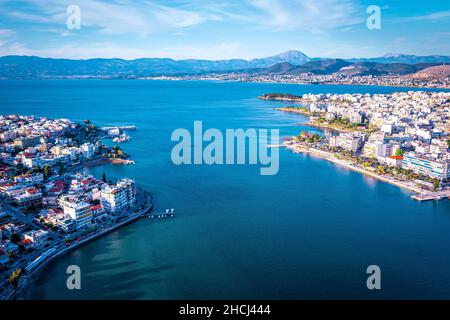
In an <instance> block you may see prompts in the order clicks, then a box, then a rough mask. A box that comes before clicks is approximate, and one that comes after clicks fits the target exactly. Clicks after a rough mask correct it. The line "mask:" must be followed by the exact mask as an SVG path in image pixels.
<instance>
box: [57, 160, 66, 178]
mask: <svg viewBox="0 0 450 320" xmlns="http://www.w3.org/2000/svg"><path fill="white" fill-rule="evenodd" d="M65 171H66V169H65V168H64V163H62V162H58V174H59V175H60V176H62V175H63V174H64V172H65Z"/></svg>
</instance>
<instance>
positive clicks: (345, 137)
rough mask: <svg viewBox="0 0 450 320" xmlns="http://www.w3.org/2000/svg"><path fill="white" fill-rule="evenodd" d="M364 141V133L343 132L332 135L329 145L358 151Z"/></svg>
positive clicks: (354, 151)
mask: <svg viewBox="0 0 450 320" xmlns="http://www.w3.org/2000/svg"><path fill="white" fill-rule="evenodd" d="M363 143H364V134H362V133H359V132H351V133H341V134H339V135H337V136H332V137H330V142H329V145H330V147H333V148H342V149H344V150H347V151H351V152H353V153H356V152H358V151H359V150H360V149H361V147H362V146H363Z"/></svg>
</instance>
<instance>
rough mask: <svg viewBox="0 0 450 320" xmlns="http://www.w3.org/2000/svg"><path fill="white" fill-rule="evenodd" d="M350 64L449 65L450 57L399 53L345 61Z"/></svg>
mask: <svg viewBox="0 0 450 320" xmlns="http://www.w3.org/2000/svg"><path fill="white" fill-rule="evenodd" d="M345 60H347V61H350V62H378V63H406V64H417V63H438V64H442V63H450V56H438V55H434V56H415V55H408V54H399V53H388V54H385V55H384V56H382V57H376V58H353V59H345Z"/></svg>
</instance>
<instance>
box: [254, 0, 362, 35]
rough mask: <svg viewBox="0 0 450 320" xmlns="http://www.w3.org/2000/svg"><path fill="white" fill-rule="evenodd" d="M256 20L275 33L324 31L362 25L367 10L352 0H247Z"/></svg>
mask: <svg viewBox="0 0 450 320" xmlns="http://www.w3.org/2000/svg"><path fill="white" fill-rule="evenodd" d="M248 1H249V3H250V4H251V5H252V6H253V7H254V8H256V9H257V10H259V13H258V12H257V13H253V20H254V21H255V22H259V24H260V25H262V26H264V27H268V28H273V29H275V30H296V29H301V30H305V31H309V32H314V33H317V32H322V31H324V30H331V29H337V28H341V27H347V26H351V25H355V24H358V23H361V22H363V21H365V20H364V14H365V8H361V7H359V6H358V5H356V4H355V2H354V1H351V0H293V1H289V2H287V1H282V0H248Z"/></svg>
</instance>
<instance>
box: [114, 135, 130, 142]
mask: <svg viewBox="0 0 450 320" xmlns="http://www.w3.org/2000/svg"><path fill="white" fill-rule="evenodd" d="M130 140H131V137H130V136H128V135H126V134H125V133H122V134H121V135H120V136H117V137H115V138H114V139H113V141H114V142H118V143H121V142H127V141H130Z"/></svg>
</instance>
